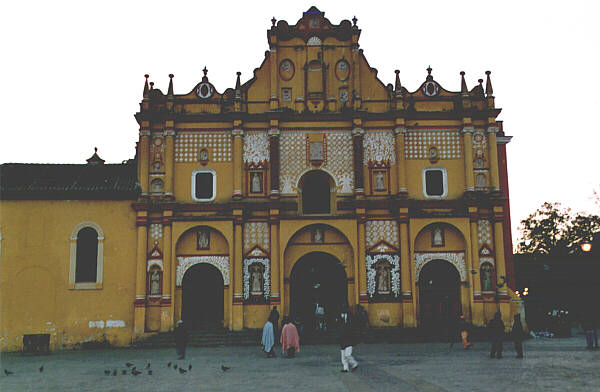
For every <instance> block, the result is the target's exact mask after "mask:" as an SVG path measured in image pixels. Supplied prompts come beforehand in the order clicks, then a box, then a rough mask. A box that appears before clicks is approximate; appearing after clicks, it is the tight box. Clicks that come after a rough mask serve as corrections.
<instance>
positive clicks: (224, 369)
mask: <svg viewBox="0 0 600 392" xmlns="http://www.w3.org/2000/svg"><path fill="white" fill-rule="evenodd" d="M229 369H231V368H228V367H227V366H225V365H221V370H222V371H224V372H226V371H228V370H229Z"/></svg>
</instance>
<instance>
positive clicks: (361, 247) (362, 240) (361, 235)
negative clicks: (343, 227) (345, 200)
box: [354, 208, 369, 305]
mask: <svg viewBox="0 0 600 392" xmlns="http://www.w3.org/2000/svg"><path fill="white" fill-rule="evenodd" d="M356 215H357V216H358V230H357V238H356V244H357V246H356V249H357V250H356V252H357V256H356V259H355V265H356V268H355V275H354V276H355V278H354V281H355V285H356V286H357V287H358V302H357V303H359V304H361V305H364V304H367V303H368V302H369V297H368V295H367V266H366V262H365V257H366V254H367V251H366V248H365V246H366V243H367V237H366V230H365V221H366V216H365V209H364V208H361V209H358V210H357V212H356ZM357 269H358V274H356V270H357Z"/></svg>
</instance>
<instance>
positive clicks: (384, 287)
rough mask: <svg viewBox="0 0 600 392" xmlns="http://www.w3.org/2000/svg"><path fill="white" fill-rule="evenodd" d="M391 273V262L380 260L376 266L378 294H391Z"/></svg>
mask: <svg viewBox="0 0 600 392" xmlns="http://www.w3.org/2000/svg"><path fill="white" fill-rule="evenodd" d="M390 275H391V267H390V265H389V263H386V262H379V263H378V264H377V267H375V283H376V285H377V286H376V287H377V294H389V293H390V292H391V286H390Z"/></svg>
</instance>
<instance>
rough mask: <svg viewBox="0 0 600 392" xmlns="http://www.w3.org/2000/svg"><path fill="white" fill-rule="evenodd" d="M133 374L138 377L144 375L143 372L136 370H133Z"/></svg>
mask: <svg viewBox="0 0 600 392" xmlns="http://www.w3.org/2000/svg"><path fill="white" fill-rule="evenodd" d="M131 374H133V375H134V376H137V375H138V374H142V372H140V371H137V370H135V368H133V370H131Z"/></svg>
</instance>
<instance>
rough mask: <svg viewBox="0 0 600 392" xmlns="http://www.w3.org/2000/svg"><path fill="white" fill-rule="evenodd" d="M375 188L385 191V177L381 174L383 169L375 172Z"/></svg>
mask: <svg viewBox="0 0 600 392" xmlns="http://www.w3.org/2000/svg"><path fill="white" fill-rule="evenodd" d="M375 190H376V191H385V177H384V175H383V171H376V172H375Z"/></svg>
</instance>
